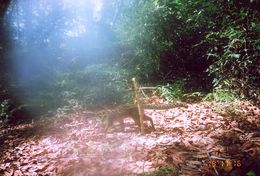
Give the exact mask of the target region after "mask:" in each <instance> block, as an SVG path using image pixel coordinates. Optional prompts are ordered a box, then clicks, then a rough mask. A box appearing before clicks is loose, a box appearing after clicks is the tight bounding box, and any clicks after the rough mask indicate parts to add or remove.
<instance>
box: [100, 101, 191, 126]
mask: <svg viewBox="0 0 260 176" xmlns="http://www.w3.org/2000/svg"><path fill="white" fill-rule="evenodd" d="M174 107H187V105H186V104H184V103H178V102H176V103H174V104H145V105H142V111H143V120H144V121H149V122H150V124H151V126H152V129H153V130H155V127H154V123H153V119H152V118H151V117H149V116H147V115H145V114H144V109H170V108H174ZM127 117H130V118H132V119H133V120H134V121H135V124H137V125H138V127H139V129H140V126H141V125H140V119H139V111H138V107H137V105H135V104H129V105H122V106H119V107H118V108H116V109H115V110H113V111H112V112H111V113H110V114H109V115H108V116H107V120H106V128H105V131H107V130H108V128H109V127H110V126H112V125H113V123H114V122H115V121H117V122H119V123H120V124H121V126H122V128H123V129H124V119H125V118H127Z"/></svg>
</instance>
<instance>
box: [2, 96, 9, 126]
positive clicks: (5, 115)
mask: <svg viewBox="0 0 260 176" xmlns="http://www.w3.org/2000/svg"><path fill="white" fill-rule="evenodd" d="M8 109H9V102H8V100H4V101H2V102H1V103H0V121H2V122H6V121H7V120H8V119H9V118H10V112H9V110H8Z"/></svg>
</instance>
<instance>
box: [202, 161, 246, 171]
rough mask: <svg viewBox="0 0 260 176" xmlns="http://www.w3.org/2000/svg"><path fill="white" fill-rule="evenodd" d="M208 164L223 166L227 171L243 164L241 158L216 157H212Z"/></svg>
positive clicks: (212, 166) (215, 166) (217, 166)
mask: <svg viewBox="0 0 260 176" xmlns="http://www.w3.org/2000/svg"><path fill="white" fill-rule="evenodd" d="M207 164H208V166H209V167H210V168H222V169H224V170H226V171H229V170H232V169H233V168H238V167H241V166H242V162H241V160H239V159H238V160H231V159H225V160H216V159H210V160H208V162H207Z"/></svg>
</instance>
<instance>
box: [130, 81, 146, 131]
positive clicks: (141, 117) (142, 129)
mask: <svg viewBox="0 0 260 176" xmlns="http://www.w3.org/2000/svg"><path fill="white" fill-rule="evenodd" d="M132 81H133V84H134V91H135V101H136V103H137V107H138V112H139V120H140V128H141V133H144V123H143V121H144V112H143V109H142V105H141V102H140V97H139V86H138V83H137V81H136V79H135V78H133V79H132Z"/></svg>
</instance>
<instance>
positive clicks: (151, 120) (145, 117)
mask: <svg viewBox="0 0 260 176" xmlns="http://www.w3.org/2000/svg"><path fill="white" fill-rule="evenodd" d="M144 119H145V120H148V121H150V123H151V125H152V128H153V130H155V127H154V123H153V119H152V118H151V117H148V116H147V115H144Z"/></svg>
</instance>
